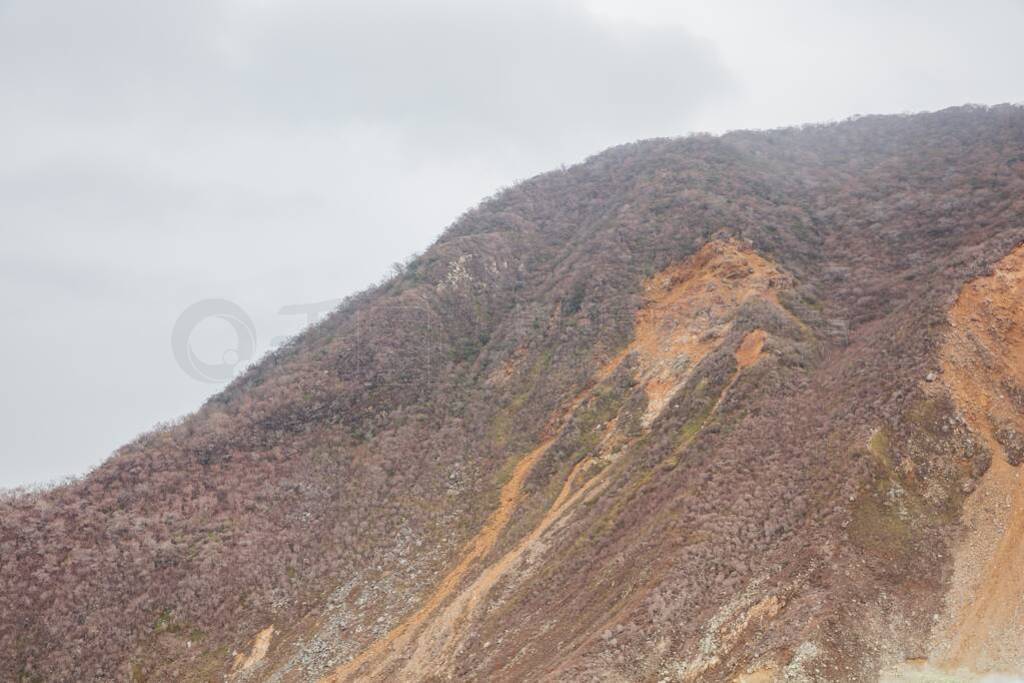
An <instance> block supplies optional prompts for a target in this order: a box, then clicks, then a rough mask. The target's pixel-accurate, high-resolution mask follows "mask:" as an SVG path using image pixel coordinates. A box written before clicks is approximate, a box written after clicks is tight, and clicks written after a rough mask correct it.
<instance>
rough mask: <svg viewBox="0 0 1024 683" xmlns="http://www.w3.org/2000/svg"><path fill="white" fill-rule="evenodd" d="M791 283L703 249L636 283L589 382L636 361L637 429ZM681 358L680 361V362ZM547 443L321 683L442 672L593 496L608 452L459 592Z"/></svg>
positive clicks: (764, 264)
mask: <svg viewBox="0 0 1024 683" xmlns="http://www.w3.org/2000/svg"><path fill="white" fill-rule="evenodd" d="M790 284H791V281H790V279H789V278H788V277H786V276H784V275H783V274H782V273H781V272H780V271H779V269H778V268H777V267H775V266H774V265H773V264H771V263H770V262H769V261H767V260H765V259H764V258H763V257H761V256H759V255H758V254H756V253H755V252H754V251H753V250H751V249H750V247H749V246H747V245H744V244H742V243H740V242H738V241H734V240H729V241H715V242H709V243H707V244H706V245H705V246H704V247H702V248H701V249H700V251H698V252H697V253H696V254H695V255H694V256H692V257H691V258H689V259H687V260H686V261H685V262H683V263H681V264H678V265H675V266H672V267H670V268H668V269H666V270H664V271H662V272H660V273H658V274H657V275H655V276H654V277H652V278H651V279H649V280H648V281H647V282H645V284H644V293H645V305H644V306H643V308H641V309H640V310H639V311H638V313H637V317H636V336H635V338H634V340H633V341H632V342H630V344H629V345H628V346H627V347H626V349H624V350H623V351H622V352H620V353H619V354H617V355H616V356H615V357H614V358H613V359H612V360H611V361H610V362H609V363H607V364H606V365H605V366H604V367H603V368H601V370H599V371H598V372H597V373H596V375H595V379H594V384H598V383H599V382H600V381H601V380H604V379H606V378H608V377H609V376H611V375H612V374H613V373H614V372H615V371H616V369H618V367H619V366H620V365H621V364H622V363H623V361H624V359H626V358H627V357H633V358H635V359H636V360H637V362H638V367H637V370H636V376H637V377H638V378H639V379H640V382H641V386H642V387H643V389H644V391H645V393H646V394H647V397H648V409H647V411H646V412H645V414H644V424H646V425H650V424H651V422H653V421H654V420H655V419H656V418H657V417H658V415H659V414H660V411H661V410H662V409H663V408H664V407H665V405H666V404H667V403H668V402H669V401H671V400H672V398H673V397H674V396H675V394H676V392H678V391H679V389H680V388H681V387H682V386H683V385H684V384H685V383H686V380H687V379H688V378H689V376H690V373H691V371H692V370H693V368H694V367H696V366H697V364H699V363H700V361H701V360H703V359H704V358H705V357H706V356H707V354H708V353H710V352H711V351H713V350H714V349H716V348H717V347H718V346H719V345H721V343H722V342H723V341H724V340H725V339H726V337H727V335H728V332H729V330H730V328H731V325H732V322H733V320H734V318H735V315H736V312H737V310H738V309H739V307H740V306H741V305H742V304H743V303H745V302H747V301H749V300H750V299H752V298H755V297H756V298H761V299H763V300H765V301H769V302H771V303H773V304H775V305H777V298H776V297H777V292H778V290H779V288H782V287H786V286H789V285H790ZM766 338H767V333H766V332H765V331H764V330H760V329H758V330H753V331H751V332H748V333H746V334H745V335H744V336H743V338H742V341H741V342H740V344H739V346H738V347H737V348H736V350H735V352H734V356H735V361H736V372H735V373H734V374H733V376H732V378H731V379H730V380H729V382H728V384H727V386H726V388H725V390H724V391H723V392H722V396H721V397H720V398H719V399H718V401H717V402H716V404H715V406H714V407H713V408H712V410H711V414H713V413H714V412H715V411H716V410H717V408H718V406H719V405H720V404H721V401H722V400H723V399H724V398H725V396H726V394H728V391H729V389H730V388H731V387H732V386H733V384H734V383H735V382H736V380H737V378H738V377H739V374H740V372H742V371H743V370H744V369H746V368H749V367H751V366H753V365H754V364H755V363H757V361H758V360H759V359H760V358H761V355H762V352H763V348H764V344H765V341H766ZM680 360H683V361H685V362H684V363H682V364H681V363H680V362H679V361H680ZM591 398H592V390H587V391H584V392H583V393H582V394H581V395H579V396H577V397H576V398H575V399H574V400H573V401H572V403H571V405H570V407H569V408H568V410H567V411H566V412H565V413H564V414H563V415H561V416H557V418H556V420H553V422H554V423H560V424H567V423H568V422H569V420H570V419H571V418H572V417H573V414H574V412H575V411H576V410H577V409H579V408H580V406H581V405H583V404H584V403H586V402H587V401H588V400H589V399H591ZM709 416H710V415H709ZM614 432H615V429H614V425H613V426H612V429H611V430H610V431H609V433H608V434H606V435H605V436H604V438H603V440H602V445H603V444H607V443H609V442H610V441H613V440H616V439H614V437H615V436H616V435H615V433H614ZM621 436H624V435H621ZM636 438H637V437H636V436H632V437H630V438H620V439H617V441H618V446H619V447H620V448H622V447H624V446H628V443H629V442H630V441H635V440H636ZM553 443H554V439H548V440H547V441H545V442H544V443H542V444H541V445H540V446H538V447H537V448H535V449H534V450H533V451H531V452H530V453H529V454H527V455H526V456H524V457H523V458H522V459H521V460H520V461H519V462H518V463H517V464H516V466H515V468H514V470H513V473H512V476H511V478H510V479H509V481H508V482H507V483H506V484H505V485H504V486H503V487H502V493H501V498H500V502H499V506H498V508H497V509H496V510H495V511H494V512H493V513H492V515H491V516H490V518H489V519H488V521H487V523H486V524H485V525H484V527H483V528H482V529H481V530H480V532H479V533H478V534H477V536H475V537H474V538H473V539H472V540H471V541H470V542H469V544H468V545H467V547H466V549H465V550H464V551H463V553H462V554H461V556H460V559H459V561H458V563H457V564H456V566H455V567H454V568H453V569H452V570H451V571H449V572H448V574H446V575H445V577H444V579H443V580H442V581H441V583H440V584H439V585H438V586H437V587H436V588H435V589H434V590H433V591H432V592H431V593H430V595H429V596H428V597H427V598H426V600H425V601H424V603H423V605H422V606H421V607H420V608H419V609H417V610H416V612H414V613H413V614H412V615H410V616H409V617H407V618H406V619H404V620H403V621H402V622H401V623H400V624H399V625H398V626H396V627H395V628H394V629H392V630H391V631H390V632H389V633H388V634H387V635H386V636H384V637H383V638H381V639H379V640H377V641H375V642H374V643H373V644H372V645H370V647H368V648H367V649H365V650H364V651H363V652H361V653H359V654H358V655H357V656H356V657H354V658H352V659H351V660H349V661H348V662H346V663H345V664H343V665H341V666H339V667H338V668H336V669H335V670H334V671H333V672H331V674H330V675H328V676H326V677H325V678H323V679H322V680H323V681H325V682H326V681H345V680H364V679H374V680H409V681H413V680H425V679H429V678H431V677H436V676H441V677H443V676H445V675H446V673H448V672H450V671H451V669H452V667H453V666H454V664H455V660H456V657H457V654H458V651H459V643H460V641H461V640H462V639H464V637H465V635H464V632H465V631H466V629H468V628H469V625H470V624H471V622H472V620H473V618H474V615H475V612H476V610H477V609H479V607H480V604H481V603H482V602H484V601H486V600H487V596H488V594H489V593H490V591H491V589H492V588H493V587H494V586H495V585H496V584H497V583H498V582H499V581H501V580H502V579H503V578H505V577H506V575H508V574H509V573H510V572H515V571H521V570H522V565H523V563H524V560H525V559H526V558H528V557H531V556H533V557H536V556H537V555H540V554H542V553H543V552H544V549H545V548H544V543H543V537H544V534H545V533H546V532H547V531H548V530H549V529H551V528H552V527H554V526H556V525H557V524H558V523H559V521H560V520H562V518H564V516H565V515H567V514H570V513H571V510H572V508H573V506H575V505H576V504H578V503H579V502H580V501H581V500H584V499H586V498H587V497H589V496H593V495H596V494H597V493H598V492H599V491H600V489H601V486H602V483H604V481H603V480H604V479H605V477H606V475H607V474H608V472H609V471H610V469H609V468H603V469H602V468H600V467H598V466H597V465H598V460H599V458H601V457H602V456H607V455H608V452H607V450H606V449H604V448H601V447H600V446H599V447H598V449H597V450H596V451H595V452H593V453H591V454H589V455H587V456H586V457H584V458H583V459H581V460H580V461H579V462H578V463H577V464H576V465H575V466H574V467H573V468H572V469H571V471H570V472H569V474H568V476H567V477H566V479H565V482H564V484H563V485H562V487H561V489H560V490H559V492H558V495H557V496H556V497H555V499H554V502H553V503H551V505H550V507H549V508H548V509H547V511H546V512H545V513H544V516H543V517H542V518H541V519H540V521H539V522H538V523H537V524H536V526H534V527H533V529H532V530H530V532H529V533H528V534H527V535H526V536H524V537H523V538H521V539H520V540H519V541H518V542H517V543H516V544H515V546H514V547H513V548H512V549H511V550H510V551H508V552H507V553H505V554H503V555H501V556H500V557H499V558H497V559H496V560H494V561H493V562H491V563H490V564H487V565H485V566H484V567H483V568H482V569H481V570H480V572H479V574H477V575H476V577H475V578H473V579H472V580H470V581H469V582H468V583H466V585H463V583H464V582H465V580H466V579H467V577H468V576H469V575H470V572H471V569H472V568H473V566H474V565H476V564H478V563H479V562H480V561H481V560H483V559H485V558H486V557H487V556H488V554H489V553H490V551H491V550H492V549H493V548H494V547H495V545H496V544H497V542H498V539H499V537H500V536H501V534H502V532H503V531H504V529H505V527H506V526H507V525H508V521H509V520H510V519H511V518H512V517H513V516H515V514H516V508H517V506H518V505H519V504H520V502H521V492H522V487H523V482H524V480H525V479H526V478H527V476H528V475H529V473H530V471H531V470H532V468H533V467H534V466H535V465H536V464H537V462H538V461H539V460H540V459H541V458H542V457H543V456H544V455H545V454H546V453H547V451H548V449H550V448H551V446H552V444H553ZM588 475H589V476H588ZM585 477H588V478H585ZM584 478H585V480H583V481H582V482H580V480H581V479H584ZM772 600H775V599H774V598H772V599H769V600H768V601H767V602H765V603H763V604H759V605H758V606H755V607H754V608H753V609H752V610H751V612H750V613H749V614H748V616H747V620H748V621H749V620H750V619H752V618H760V615H761V614H764V613H768V614H771V613H772V605H774V604H776V603H777V600H775V602H772ZM766 605H767V606H766ZM774 609H775V610H776V611H777V609H778V608H777V607H774ZM740 631H742V627H741V628H740ZM734 639H735V636H734V637H733V639H732V640H734ZM729 644H731V641H730V643H729Z"/></svg>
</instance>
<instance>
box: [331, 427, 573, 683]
mask: <svg viewBox="0 0 1024 683" xmlns="http://www.w3.org/2000/svg"><path fill="white" fill-rule="evenodd" d="M553 442H554V439H548V440H546V441H544V442H543V443H542V444H541V445H539V446H537V448H535V449H533V450H532V451H530V452H529V453H528V454H527V455H526V456H525V457H523V458H522V459H521V460H520V461H519V462H518V463H516V466H515V469H514V470H513V471H512V476H511V477H510V478H509V480H508V481H507V482H505V485H504V486H502V487H501V498H500V501H499V503H498V507H497V509H495V510H494V512H492V513H491V516H490V517H489V518H488V519H487V521H486V522H485V523H484V525H483V527H482V528H481V529H480V531H479V532H478V533H477V535H476V536H475V537H474V538H473V539H472V540H471V541H470V542H469V543H468V544H467V546H466V550H465V551H464V552H463V553H462V554H461V555H462V559H461V560H459V563H458V564H457V565H455V566H454V567H453V568H452V569H451V570H450V571H449V572H448V574H446V575H445V577H444V578H443V579H442V580H441V582H440V583H439V584H438V585H437V588H435V589H434V591H433V592H432V593H431V594H430V596H429V597H428V598H427V600H426V601H425V602H424V603H423V605H422V606H420V608H419V609H418V610H416V611H415V612H414V613H413V614H412V615H410V616H409V617H407V618H406V619H405V620H403V621H402V622H401V623H400V624H399V625H398V626H396V627H395V628H394V629H392V630H391V631H390V632H389V633H388V634H387V635H385V636H384V637H383V638H380V639H378V640H377V641H375V642H374V643H373V644H371V645H370V646H369V647H368V648H366V649H365V650H363V651H362V652H361V653H360V654H359V655H357V656H356V657H354V658H353V659H351V660H349V661H348V662H346V663H345V664H342V665H341V666H339V667H338V668H337V669H335V670H334V671H333V672H331V673H330V674H329V675H327V676H326V677H324V678H323V679H321V680H322V681H325V682H326V681H332V682H333V681H344V680H346V679H347V678H348V677H350V676H352V675H354V674H356V673H358V672H359V669H360V668H362V666H363V665H364V664H366V663H367V662H370V661H371V660H374V659H376V658H377V657H379V656H380V655H383V654H384V653H386V652H387V651H388V650H389V649H391V648H392V647H393V646H398V647H401V646H402V645H404V644H406V643H407V642H408V639H409V638H410V637H411V636H412V635H413V634H414V632H415V631H416V630H417V629H418V628H419V626H420V625H421V624H422V623H423V622H424V621H425V620H426V619H427V617H429V616H430V615H431V613H433V612H434V610H436V609H437V608H438V606H440V605H441V604H442V603H443V602H444V601H445V600H447V599H448V597H449V596H450V595H451V594H452V592H453V591H454V590H455V589H456V588H457V587H458V585H459V584H460V583H461V582H462V580H463V579H464V578H465V576H466V574H467V573H468V572H469V569H470V567H471V566H472V565H473V563H474V562H476V561H477V560H479V559H481V558H482V557H484V556H485V555H487V553H489V552H490V551H491V549H492V548H493V547H494V544H495V543H497V542H498V537H499V536H500V535H501V532H502V531H504V529H505V527H506V526H508V521H509V519H510V518H511V517H512V513H513V511H514V510H515V509H516V507H517V506H518V503H519V496H520V493H521V492H522V488H523V482H524V481H525V480H526V477H527V476H528V475H529V474H530V471H531V470H532V469H533V466H534V465H535V464H536V463H537V461H538V460H539V459H540V458H541V456H542V455H544V453H546V452H547V450H548V448H550V447H551V444H552V443H553Z"/></svg>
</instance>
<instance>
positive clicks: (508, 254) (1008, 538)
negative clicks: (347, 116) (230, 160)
mask: <svg viewBox="0 0 1024 683" xmlns="http://www.w3.org/2000/svg"><path fill="white" fill-rule="evenodd" d="M1022 241H1024V111H1022V110H1021V109H1020V108H1018V107H1011V106H1001V107H995V108H979V107H965V108H956V109H950V110H946V111H943V112H938V113H935V114H923V115H915V116H906V117H866V118H862V119H857V120H851V121H847V122H843V123H839V124H832V125H825V126H811V127H804V128H800V129H786V130H779V131H769V132H761V133H754V132H738V133H730V134H728V135H725V136H722V137H717V138H715V137H708V136H697V137H691V138H685V139H678V140H653V141H647V142H641V143H636V144H632V145H626V146H623V147H618V148H614V149H612V150H608V151H607V152H604V153H602V154H600V155H597V156H595V157H593V158H591V159H589V160H587V161H586V162H585V163H583V164H580V165H578V166H575V167H573V168H571V169H568V170H566V171H559V172H554V173H549V174H545V175H542V176H539V177H537V178H534V179H532V180H530V181H527V182H525V183H522V184H520V185H518V186H516V187H514V188H511V189H509V190H507V191H504V192H503V193H501V194H500V195H498V196H496V197H494V198H492V199H489V200H487V201H486V202H484V203H483V204H482V205H481V206H480V207H478V208H477V209H475V210H473V211H471V212H469V213H467V214H466V215H465V216H464V217H462V218H461V219H460V220H459V221H458V222H456V224H455V225H453V226H452V227H451V228H450V229H449V230H448V231H447V232H446V233H445V234H444V236H443V237H442V238H441V239H440V240H439V241H438V243H437V244H435V245H434V246H432V247H431V248H430V249H429V250H428V251H427V252H426V253H424V254H423V255H422V256H420V257H418V258H417V259H415V260H413V261H412V262H411V263H410V265H409V266H408V267H407V268H406V270H405V271H404V272H402V273H401V274H399V275H397V276H396V277H395V278H393V279H392V280H391V281H389V282H387V283H385V284H383V285H381V286H379V287H377V288H374V289H372V290H369V291H367V292H364V293H363V294H360V295H359V296H357V297H354V298H352V299H351V300H349V301H347V302H346V303H345V304H344V305H343V306H342V307H341V308H340V309H339V310H338V311H337V312H336V313H335V314H334V315H333V316H331V317H330V319H328V320H327V321H325V322H324V323H322V324H321V325H319V326H317V327H316V328H314V329H311V330H309V331H308V332H306V333H305V334H303V335H301V336H300V337H298V338H296V339H295V340H294V341H293V342H292V343H290V344H289V345H288V346H287V347H286V348H284V349H282V350H280V351H278V352H277V353H275V354H274V355H273V356H272V357H271V358H268V359H267V360H265V361H264V362H263V363H261V364H260V365H259V366H257V367H256V368H253V369H252V370H250V371H249V372H248V373H247V374H246V375H245V376H243V377H241V378H240V379H238V380H237V381H236V382H234V383H233V384H232V385H231V386H230V387H228V389H227V390H226V391H224V392H223V393H222V394H220V395H219V396H217V397H215V398H214V399H211V401H210V402H208V403H207V404H206V405H205V406H204V407H203V408H202V409H201V410H200V411H198V412H197V413H196V414H194V415H192V416H189V417H188V418H186V419H185V420H183V421H181V422H180V423H178V424H174V425H169V426H166V427H162V428H160V429H158V430H156V431H154V432H152V433H150V434H147V435H144V436H142V437H140V438H139V439H138V440H137V441H135V442H133V443H132V444H129V445H128V446H126V447H124V448H123V449H121V450H120V451H119V452H118V453H117V454H115V456H114V457H113V458H111V460H109V461H108V462H107V463H105V464H104V465H103V466H102V467H100V468H98V469H97V470H96V471H95V472H93V473H92V474H90V475H89V476H88V477H86V478H84V479H82V480H80V481H78V482H74V483H72V484H70V485H67V486H64V487H60V488H57V489H54V490H51V491H47V492H42V493H37V494H28V495H21V496H15V497H11V498H9V499H7V500H4V501H2V502H0V556H2V557H3V562H2V565H0V596H2V600H0V651H2V652H4V653H5V654H4V655H3V657H0V678H4V679H5V680H6V679H13V680H19V679H22V680H47V681H49V680H92V679H101V680H113V679H118V680H123V679H125V678H133V679H135V680H171V679H173V680H213V679H217V680H222V679H223V677H224V676H225V675H227V676H229V677H230V678H232V679H233V680H314V679H318V678H324V679H326V680H356V679H359V680H361V679H366V678H373V679H379V680H429V679H448V678H455V679H460V680H535V679H546V680H580V681H584V680H586V681H590V680H664V679H668V680H748V681H754V680H772V679H774V678H788V679H790V680H800V679H806V680H819V679H820V680H874V679H876V678H877V677H878V676H879V672H881V671H882V670H886V671H888V672H890V673H891V675H903V674H906V675H910V674H912V673H913V672H914V670H915V668H917V667H920V666H924V665H925V662H926V661H927V666H933V667H938V668H945V669H947V670H952V669H956V668H958V667H967V668H970V669H972V670H974V671H988V670H992V671H1018V670H1020V667H1021V665H1022V664H1024V660H1022V658H1021V653H1019V652H1017V651H1016V650H1014V649H1013V648H1012V647H1009V646H1007V645H1005V644H1001V643H999V642H998V640H999V637H998V634H999V633H1001V632H1003V629H1005V627H1006V625H1007V624H1014V623H1019V622H1018V620H1016V616H1015V612H1013V611H1012V610H1010V609H1009V608H1008V607H1007V606H1008V605H1012V604H1019V600H1020V598H1021V592H1022V590H1024V588H1020V589H1018V586H1017V584H1016V583H1015V582H1006V581H1002V580H1001V578H1000V577H1002V576H1005V575H1006V574H1007V572H1008V568H1011V567H1013V566H1014V564H1015V563H1014V559H1015V553H1016V549H1017V547H1018V544H1016V543H1015V542H1013V539H1015V538H1016V535H1015V534H1016V530H1017V526H1018V525H1017V521H1018V520H1017V514H1016V512H1017V510H1016V504H1015V503H1013V504H1012V505H1011V507H1010V509H1009V511H1005V510H1003V508H1001V507H1000V504H999V501H1000V500H1004V499H1005V498H1006V497H1007V496H1009V497H1011V498H1013V499H1015V496H1016V489H1017V487H1016V481H1017V479H1016V478H1017V472H1018V469H1017V464H1016V463H1017V462H1019V458H1018V457H1017V453H1016V450H1017V449H1018V446H1019V444H1017V438H1018V436H1017V435H1018V432H1021V429H1024V425H1019V426H1018V425H1017V419H1018V418H1019V413H1020V411H1021V409H1020V406H1017V405H1016V403H1014V401H1016V398H1015V397H1017V395H1018V393H1020V392H1024V388H1021V387H1022V386H1024V385H1021V384H1020V382H1022V381H1024V379H1022V378H1018V377H1017V376H1016V374H1015V371H1014V370H1013V368H1014V367H1016V365H1015V359H1016V358H1017V355H1019V353H1020V349H1019V348H1018V346H1019V344H1017V336H1018V334H1017V331H1016V324H1017V323H1016V317H1015V316H1016V311H1015V309H1014V307H1013V305H1012V301H1013V292H1015V291H1016V290H1015V289H1013V288H1014V287H1017V284H1016V279H1015V278H1016V275H1015V274H1017V273H1019V272H1020V269H1019V267H1018V266H1019V260H1020V259H1019V258H1017V257H1016V256H1014V254H1017V253H1019V252H1013V249H1014V247H1016V246H1017V245H1018V244H1020V243H1021V242H1022ZM1011 252H1013V253H1011ZM996 264H1000V265H999V266H998V268H996ZM993 268H996V269H995V270H993ZM992 278H996V280H993V279H992ZM1000 288H1002V289H1000ZM1007 288H1009V293H1007V291H1004V290H1006V289H1007ZM990 300H991V301H990ZM975 318H977V320H976V319H975ZM975 406H977V408H975ZM1014 411H1016V412H1014ZM1021 433H1024V432H1021ZM986 500H987V501H990V502H988V503H986V502H985V501H986ZM991 501H994V502H991ZM997 514H1002V515H1004V517H1002V518H998V517H994V516H993V515H997ZM1003 529H1005V531H1003ZM1010 573H1012V572H1010ZM985 596H988V597H987V598H986V597H985ZM1015 600H1016V601H1018V602H1017V603H1015V602H1014V601H1015ZM886 675H890V674H886Z"/></svg>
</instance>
